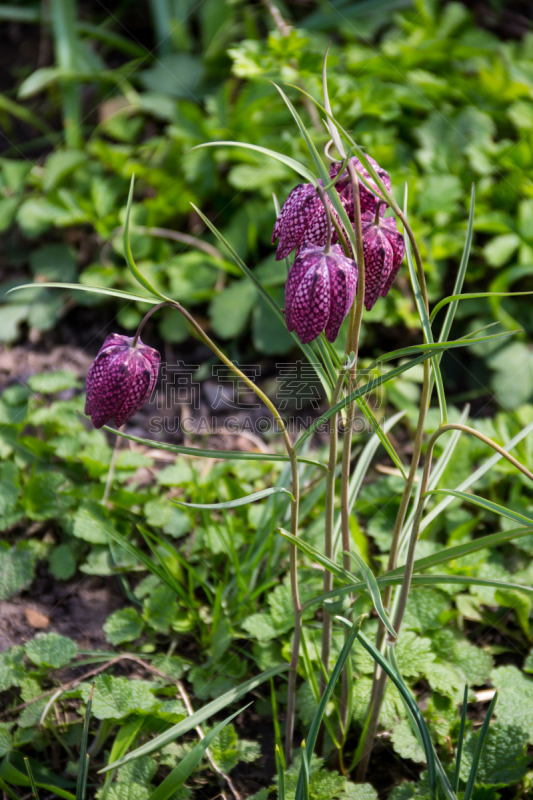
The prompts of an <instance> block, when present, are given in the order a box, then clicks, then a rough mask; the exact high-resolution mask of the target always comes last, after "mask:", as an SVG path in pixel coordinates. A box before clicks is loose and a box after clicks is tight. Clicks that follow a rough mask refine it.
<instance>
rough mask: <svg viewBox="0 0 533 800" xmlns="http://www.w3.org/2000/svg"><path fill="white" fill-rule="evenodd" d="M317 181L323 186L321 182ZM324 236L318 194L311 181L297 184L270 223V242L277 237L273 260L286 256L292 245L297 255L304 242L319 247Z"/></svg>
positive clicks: (322, 206) (324, 222)
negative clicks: (271, 228)
mask: <svg viewBox="0 0 533 800" xmlns="http://www.w3.org/2000/svg"><path fill="white" fill-rule="evenodd" d="M318 183H319V185H320V186H323V183H322V181H318ZM330 211H331V214H332V215H333V216H334V217H335V219H336V220H337V221H338V220H339V217H338V215H337V213H336V212H335V211H334V210H333V208H330ZM352 217H353V211H352ZM327 237H328V224H327V219H326V210H325V208H324V204H323V202H322V200H321V199H320V195H319V193H318V192H317V190H316V188H315V187H314V186H313V184H312V183H300V184H299V185H298V186H295V187H294V189H293V190H292V192H291V193H290V194H289V196H288V197H287V199H286V200H285V203H284V205H283V208H282V209H281V212H280V215H279V217H278V218H277V220H276V224H275V225H274V231H273V233H272V244H274V242H275V241H276V239H279V243H278V249H277V251H276V261H281V259H282V258H286V257H287V256H288V255H289V253H291V252H292V251H293V250H294V249H295V248H296V254H298V253H299V251H300V249H301V248H302V247H303V246H304V245H308V246H313V245H316V246H323V245H325V244H326V240H327ZM333 241H335V235H334V238H333Z"/></svg>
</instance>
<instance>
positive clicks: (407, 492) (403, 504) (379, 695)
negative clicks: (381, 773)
mask: <svg viewBox="0 0 533 800" xmlns="http://www.w3.org/2000/svg"><path fill="white" fill-rule="evenodd" d="M379 184H382V181H379ZM379 184H378V185H379ZM379 188H380V189H382V191H383V190H385V191H383V195H384V197H385V199H386V200H387V201H388V202H389V205H390V206H391V207H392V208H393V210H394V212H395V213H396V214H397V215H398V216H399V217H400V219H401V220H402V223H403V225H404V227H405V230H406V231H407V235H408V236H409V240H410V242H411V246H412V250H413V254H414V257H415V263H416V268H417V277H418V283H419V285H420V291H421V294H422V298H423V302H424V305H425V307H426V311H427V312H428V314H429V304H428V296H427V289H426V279H425V275H424V267H423V264H422V258H421V256H420V251H419V249H418V245H417V242H416V239H415V237H414V235H413V232H412V230H411V227H410V226H409V224H408V222H407V220H406V218H405V215H404V214H403V213H402V211H401V209H400V208H399V206H398V204H397V203H396V201H395V200H394V198H393V197H392V195H391V194H390V192H388V190H387V189H386V187H385V186H384V184H382V185H380V187H379ZM423 369H424V373H423V382H422V392H421V396H420V408H419V412H418V422H417V426H416V433H415V440H414V443H413V455H412V458H411V467H410V469H409V474H408V476H407V480H406V482H405V486H404V489H403V492H402V497H401V500H400V507H399V509H398V514H397V516H396V521H395V524H394V530H393V533H392V542H391V549H390V552H389V561H388V565H387V571H390V570H392V569H395V568H396V562H397V559H398V548H399V543H400V535H401V531H402V528H403V524H404V522H405V517H406V514H407V508H408V505H409V501H410V499H411V495H412V492H413V486H414V483H415V478H416V473H417V470H418V465H419V462H420V454H421V451H422V439H423V436H424V424H425V421H426V414H427V408H428V404H429V399H430V394H431V369H430V364H429V362H428V361H425V362H424V365H423ZM391 594H392V587H387V588H386V589H385V592H384V595H383V605H384V607H385V609H387V610H388V608H389V607H390V600H391ZM384 639H385V626H384V625H383V623H382V622H381V621H380V623H379V626H378V633H377V637H376V647H377V649H378V650H381V648H382V646H383V642H384ZM386 688H387V673H386V672H385V671H383V670H381V669H380V668H379V665H378V664H377V663H376V665H375V668H374V677H373V681H372V691H371V695H370V702H369V707H368V716H369V722H368V726H367V728H366V734H364V745H363V748H362V755H361V760H360V761H359V764H358V767H357V780H358V781H361V782H363V781H364V779H365V775H366V771H367V768H368V763H369V761H370V754H371V752H372V744H373V741H374V738H375V735H376V732H377V727H378V722H379V714H380V711H381V706H382V703H383V698H384V696H385V689H386ZM368 716H367V718H368Z"/></svg>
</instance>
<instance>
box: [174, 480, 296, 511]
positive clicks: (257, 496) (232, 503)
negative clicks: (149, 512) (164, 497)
mask: <svg viewBox="0 0 533 800" xmlns="http://www.w3.org/2000/svg"><path fill="white" fill-rule="evenodd" d="M279 493H282V494H288V495H289V497H290V498H291V500H294V497H293V496H292V494H291V493H290V492H289V490H288V489H284V488H283V487H279V486H272V487H270V488H269V489H261V491H260V492H253V493H252V494H247V495H245V496H244V497H238V498H237V499H236V500H227V501H226V502H225V503H182V502H181V501H180V500H174V499H173V500H172V502H173V503H176V505H177V506H185V507H186V508H203V509H217V508H237V506H247V505H249V504H250V503H255V501H256V500H262V499H263V498H264V497H269V496H270V495H271V494H279Z"/></svg>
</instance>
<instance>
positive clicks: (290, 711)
mask: <svg viewBox="0 0 533 800" xmlns="http://www.w3.org/2000/svg"><path fill="white" fill-rule="evenodd" d="M164 305H171V306H172V307H173V308H175V309H176V311H179V312H180V314H182V315H183V316H184V317H185V319H186V320H187V322H189V324H190V325H191V326H192V328H193V329H194V330H195V331H196V333H197V334H198V336H199V337H200V338H201V339H202V341H203V342H205V344H206V345H207V346H208V347H209V348H210V349H211V350H212V351H213V353H214V354H215V355H216V356H217V357H218V358H219V359H220V360H221V361H222V363H223V364H225V365H226V366H227V367H229V368H230V369H231V370H232V371H233V372H234V373H235V375H237V377H239V378H240V379H241V380H242V381H244V383H245V384H246V385H247V386H248V387H249V388H250V389H251V390H252V391H253V392H254V393H255V394H256V395H257V396H258V397H259V398H260V399H261V400H262V401H263V403H264V404H265V405H266V407H267V408H268V410H269V411H270V412H271V414H272V416H273V417H274V419H275V420H276V422H277V424H278V428H279V430H280V432H281V435H282V437H283V441H284V444H285V448H286V450H287V455H288V456H289V459H290V463H291V477H292V498H293V499H292V500H291V533H292V534H293V536H298V509H299V504H300V476H299V472H298V461H297V459H296V453H295V452H294V448H293V446H292V442H291V439H290V436H289V433H288V431H287V428H286V426H285V422H284V421H283V418H282V416H281V414H280V413H279V411H278V409H277V408H276V406H275V405H274V404H273V403H272V402H271V401H270V400H269V398H268V397H267V396H266V394H265V393H264V392H262V391H261V389H259V387H258V386H257V385H256V384H255V383H254V382H253V381H252V380H250V378H248V377H247V376H246V375H245V374H244V372H241V370H240V369H239V368H238V367H237V366H236V365H235V364H233V362H232V361H230V359H229V358H228V357H227V356H226V355H225V354H224V353H223V352H222V350H220V349H219V348H218V347H217V346H216V344H215V343H214V342H213V341H212V340H211V339H210V338H209V336H208V335H207V333H206V332H205V331H204V330H203V328H202V327H201V326H200V325H199V324H198V322H197V321H196V320H195V319H194V317H193V316H192V315H191V314H189V312H188V311H187V310H186V309H185V308H183V306H182V305H181V304H180V303H178V302H177V301H170V302H167V301H166V302H165V303H160V304H159V306H155V307H154V308H153V309H150V311H149V312H148V314H147V315H146V317H145V318H144V320H143V321H142V322H141V324H140V326H139V330H138V331H137V334H136V336H138V335H139V333H140V331H141V330H142V326H143V324H144V322H145V321H146V319H147V318H148V316H149V315H150V314H151V312H153V311H155V310H156V309H157V308H161V307H162V306H164ZM289 557H290V581H291V594H292V602H293V608H294V639H293V646H292V657H291V670H290V673H289V686H288V691H287V722H286V733H285V758H286V759H287V762H290V760H291V758H292V739H293V736H294V718H295V712H296V677H297V676H296V668H297V666H298V656H299V653H300V641H301V636H302V619H301V610H302V607H301V604H300V594H299V591H298V563H297V554H296V547H295V546H294V545H291V546H290V556H289Z"/></svg>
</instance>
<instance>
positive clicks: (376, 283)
mask: <svg viewBox="0 0 533 800" xmlns="http://www.w3.org/2000/svg"><path fill="white" fill-rule="evenodd" d="M361 227H362V230H363V252H364V256H365V308H366V310H367V311H370V309H371V308H372V307H373V306H374V305H375V303H376V301H377V299H378V298H379V296H380V295H381V297H386V295H387V294H388V292H389V291H390V288H391V286H392V284H393V283H394V281H395V279H396V276H397V274H398V270H399V269H400V264H401V263H402V260H403V256H404V252H405V245H404V241H403V236H402V235H401V233H400V232H399V231H398V230H397V228H396V218H395V217H387V219H380V221H379V224H378V225H376V224H375V214H374V213H369V212H367V213H366V214H363V215H362V218H361Z"/></svg>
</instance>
